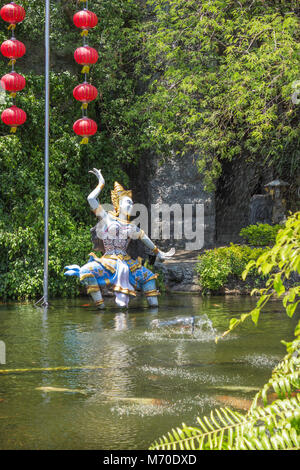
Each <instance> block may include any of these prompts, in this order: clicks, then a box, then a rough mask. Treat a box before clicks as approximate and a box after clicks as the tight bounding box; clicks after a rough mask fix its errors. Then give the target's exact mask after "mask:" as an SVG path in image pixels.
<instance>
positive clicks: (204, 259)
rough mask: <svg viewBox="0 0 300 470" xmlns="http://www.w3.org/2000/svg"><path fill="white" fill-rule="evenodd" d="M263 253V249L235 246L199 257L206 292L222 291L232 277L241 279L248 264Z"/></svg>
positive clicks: (208, 251) (198, 269) (201, 282)
mask: <svg viewBox="0 0 300 470" xmlns="http://www.w3.org/2000/svg"><path fill="white" fill-rule="evenodd" d="M263 252H264V249H263V248H250V247H249V246H247V245H234V244H231V245H230V246H229V247H221V248H214V249H212V250H207V251H206V252H205V253H204V254H202V255H200V256H199V258H198V259H199V261H198V263H197V265H196V271H197V273H198V276H199V282H200V284H201V286H202V288H203V290H204V292H205V291H208V290H212V291H215V290H218V289H220V288H221V287H223V286H224V284H225V283H226V282H227V281H228V278H229V276H230V275H234V276H236V277H238V278H241V275H242V272H243V271H244V269H245V267H246V265H247V263H248V262H249V261H251V260H256V259H257V258H258V257H259V256H260V255H261V254H262V253H263Z"/></svg>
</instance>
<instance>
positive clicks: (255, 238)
mask: <svg viewBox="0 0 300 470" xmlns="http://www.w3.org/2000/svg"><path fill="white" fill-rule="evenodd" d="M281 228H282V225H269V224H256V225H249V226H248V227H245V228H243V229H242V230H241V231H240V236H241V237H243V238H244V239H245V240H246V242H247V243H249V244H250V245H256V246H266V245H274V243H275V239H276V235H277V233H278V231H279V230H280V229H281Z"/></svg>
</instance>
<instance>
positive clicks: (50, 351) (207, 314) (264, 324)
mask: <svg viewBox="0 0 300 470" xmlns="http://www.w3.org/2000/svg"><path fill="white" fill-rule="evenodd" d="M88 303H89V300H88V299H87V298H78V299H72V300H69V301H66V300H54V301H52V302H51V306H50V307H49V308H48V310H43V309H41V308H36V307H34V305H33V304H32V303H13V302H12V303H6V304H1V305H0V340H2V341H4V342H5V345H6V364H5V365H0V371H1V370H2V373H0V449H106V450H117V449H119V450H125V449H130V450H136V449H147V448H148V447H149V446H150V444H151V443H152V442H153V441H154V440H156V438H158V437H160V436H161V435H162V434H164V433H166V432H167V431H168V430H170V429H171V428H172V427H173V426H177V425H181V424H182V422H185V423H186V424H189V425H195V424H196V417H197V416H203V415H204V414H207V413H208V412H209V411H210V410H211V409H213V408H215V407H222V406H231V407H233V408H235V409H239V410H246V409H247V407H248V406H249V403H250V400H251V399H252V398H253V397H254V395H255V393H256V391H257V390H258V389H259V388H260V387H261V386H262V385H263V384H264V383H265V382H266V381H267V380H268V378H269V377H270V375H271V372H272V369H273V368H274V366H276V364H277V363H278V362H279V361H280V360H281V359H282V357H283V356H284V354H285V347H284V346H283V345H282V344H281V343H280V341H281V340H282V339H284V340H288V341H290V340H291V339H292V338H293V331H294V328H295V325H296V319H289V318H288V317H287V315H286V314H285V313H284V312H283V310H282V307H281V302H278V301H275V300H274V301H271V302H270V303H269V305H268V306H267V308H266V309H265V311H264V314H263V315H262V316H261V319H260V320H259V323H258V326H257V327H255V326H254V324H253V323H252V322H251V321H248V322H246V323H245V324H244V325H243V326H242V327H241V328H239V329H237V330H235V331H234V332H233V333H232V334H231V335H228V336H226V337H225V338H224V339H223V340H221V341H220V342H219V343H218V344H216V343H215V336H216V335H219V334H221V333H222V332H223V331H224V330H226V329H227V326H228V323H229V320H230V318H232V317H234V316H238V315H240V314H241V313H246V312H249V311H250V309H251V308H252V307H253V306H254V303H255V299H253V298H251V297H248V296H245V297H243V296H226V297H220V296H218V297H207V298H203V297H201V296H198V295H189V294H187V295H182V294H172V295H162V296H160V306H159V309H156V310H149V309H148V308H147V306H146V303H145V301H144V299H143V298H141V297H140V298H137V299H134V301H132V303H131V308H130V309H129V310H128V311H127V312H126V311H125V312H124V311H120V310H119V309H118V308H117V307H116V306H115V304H114V300H113V299H112V298H110V299H109V300H108V301H107V302H106V303H107V305H108V308H107V310H105V311H104V312H101V313H99V312H98V311H95V309H94V307H93V306H92V305H89V304H88ZM15 369H17V370H15ZM4 370H9V372H5V373H3V371H4Z"/></svg>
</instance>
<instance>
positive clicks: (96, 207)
mask: <svg viewBox="0 0 300 470" xmlns="http://www.w3.org/2000/svg"><path fill="white" fill-rule="evenodd" d="M89 173H92V174H93V175H95V176H96V177H97V178H98V184H97V187H96V188H95V189H94V191H92V192H91V193H90V194H89V195H88V198H87V200H88V203H89V205H90V207H91V209H92V211H93V212H94V214H95V215H96V216H97V217H100V218H101V219H102V218H104V217H106V215H107V213H106V211H105V210H104V209H103V207H102V206H101V204H100V202H99V200H98V196H99V194H100V193H101V191H102V189H103V188H104V185H105V180H104V178H103V176H102V173H101V170H97V168H93V169H92V170H90V171H89Z"/></svg>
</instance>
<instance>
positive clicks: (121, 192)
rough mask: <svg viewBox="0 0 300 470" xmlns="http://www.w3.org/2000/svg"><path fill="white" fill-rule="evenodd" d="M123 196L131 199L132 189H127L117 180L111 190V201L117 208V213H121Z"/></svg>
mask: <svg viewBox="0 0 300 470" xmlns="http://www.w3.org/2000/svg"><path fill="white" fill-rule="evenodd" d="M123 196H128V197H130V199H132V191H131V190H128V191H127V190H125V189H124V188H123V186H121V185H120V183H118V182H117V181H115V184H114V189H113V191H111V202H112V203H113V206H114V208H115V215H117V216H118V215H119V210H120V198H121V197H123Z"/></svg>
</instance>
